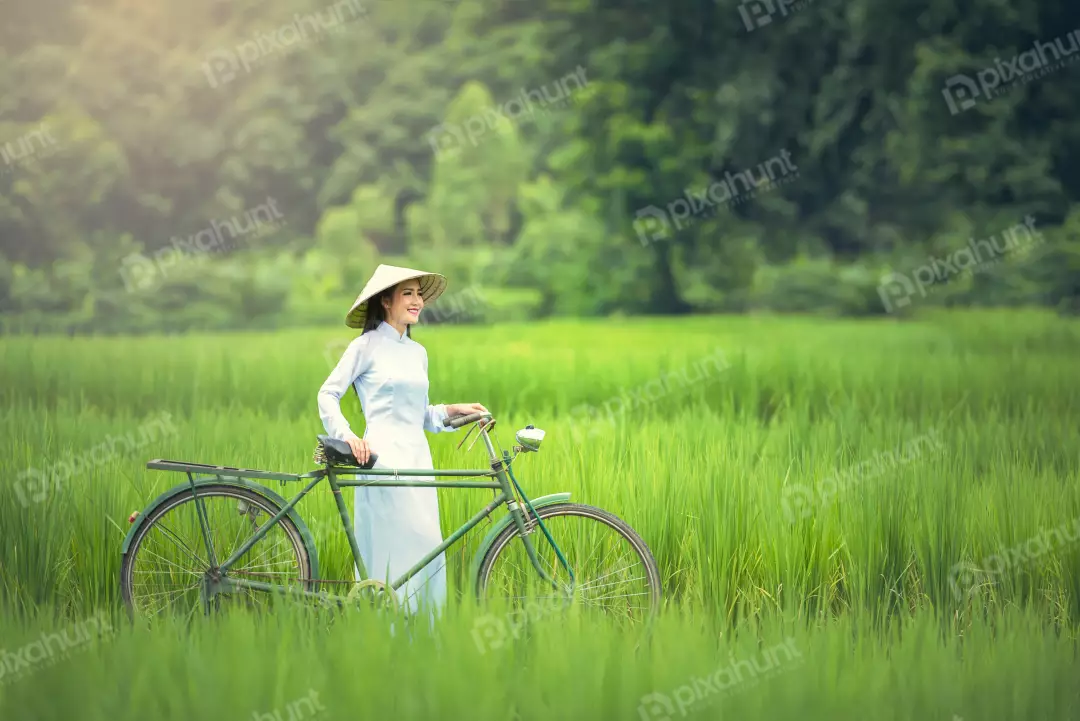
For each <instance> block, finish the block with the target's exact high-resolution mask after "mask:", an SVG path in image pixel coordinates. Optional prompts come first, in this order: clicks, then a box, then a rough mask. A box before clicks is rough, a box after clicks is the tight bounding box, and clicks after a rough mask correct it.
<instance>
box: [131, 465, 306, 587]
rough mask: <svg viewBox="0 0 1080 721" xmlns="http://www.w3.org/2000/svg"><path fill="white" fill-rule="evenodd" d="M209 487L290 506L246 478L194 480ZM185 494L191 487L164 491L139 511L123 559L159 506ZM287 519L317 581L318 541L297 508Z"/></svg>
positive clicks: (186, 486) (179, 486)
mask: <svg viewBox="0 0 1080 721" xmlns="http://www.w3.org/2000/svg"><path fill="white" fill-rule="evenodd" d="M210 485H214V486H235V487H237V488H246V489H248V490H249V491H255V492H256V493H258V494H259V495H260V496H262V497H263V498H265V499H266V500H268V501H270V503H271V504H273V505H275V506H277V507H278V509H282V508H284V507H285V506H287V505H288V504H289V502H288V501H286V500H285V499H284V498H282V497H281V496H280V495H278V494H277V493H276V492H274V490H273V489H271V488H267V487H266V486H264V485H262V484H259V483H254V482H252V481H249V480H247V479H246V478H239V477H237V476H200V477H198V478H196V479H195V487H196V488H198V487H199V486H210ZM185 492H187V493H190V492H191V484H190V483H181V484H180V485H178V486H174V487H172V488H170V489H169V490H167V491H165V492H164V493H162V494H161V495H160V496H158V497H157V498H155V499H154V500H153V501H151V503H150V504H149V505H148V506H147V507H146V508H144V509H143V510H142V511H140V512H139V515H138V516H137V517H136V518H135V522H134V523H132V524H131V528H130V529H129V530H128V532H127V535H126V536H124V543H123V545H122V546H121V547H120V555H121V556H126V555H127V553H128V550H130V547H131V542H132V540H133V539H134V538H135V534H136V533H138V531H139V528H141V527H142V524H143V523H144V522H145V521H146V518H147V516H149V515H150V514H151V512H152V511H153V510H154V509H155V508H157V507H158V506H160V505H161V504H162V503H165V502H166V501H168V500H169V499H170V498H173V497H175V496H178V495H180V494H181V493H185ZM286 515H287V516H288V517H289V520H291V521H292V522H293V523H295V524H296V529H297V530H298V531H300V537H301V538H303V539H304V546H305V548H306V549H307V554H308V559H310V561H311V577H312V578H318V577H319V555H318V553H317V551H316V550H315V537H314V536H312V535H311V531H310V530H309V529H308V527H307V524H306V523H304V519H303V518H301V517H300V514H299V513H297V512H296V507H295V506H294V507H293V508H291V509H290V510H289V512H288V513H287V514H286Z"/></svg>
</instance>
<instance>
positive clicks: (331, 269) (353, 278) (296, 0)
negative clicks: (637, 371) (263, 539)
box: [0, 0, 1080, 332]
mask: <svg viewBox="0 0 1080 721" xmlns="http://www.w3.org/2000/svg"><path fill="white" fill-rule="evenodd" d="M1014 5H1015V7H1008V6H1005V5H1002V4H1001V3H996V2H990V1H989V0H975V1H974V2H973V3H965V4H956V3H952V2H946V1H945V0H931V1H930V2H929V3H915V2H908V1H907V0H900V1H898V2H893V3H880V2H871V0H852V1H851V2H847V3H843V4H839V5H838V4H835V3H833V4H829V3H824V2H819V3H812V2H801V3H797V4H786V5H785V4H781V3H780V2H778V0H768V1H766V0H744V1H742V2H737V1H735V0H711V1H709V2H702V1H698V0H694V1H691V0H669V1H668V2H666V3H653V2H645V1H644V0H638V1H634V0H625V1H624V2H622V3H613V2H605V1H603V0H601V1H599V2H586V1H584V0H457V1H454V0H450V1H445V0H401V1H399V2H391V1H390V0H368V1H366V2H365V1H364V0H339V1H338V2H337V3H333V2H322V0H262V1H261V2H254V1H253V0H230V2H227V3H225V2H221V1H220V0H188V1H187V2H185V3H175V2H165V3H144V2H140V1H139V0H93V2H90V1H89V0H85V1H79V0H48V1H45V0H8V2H7V3H6V5H5V7H4V10H3V13H4V20H5V22H4V23H3V26H2V27H0V151H3V152H2V153H0V312H2V314H3V328H4V329H5V330H7V331H8V332H12V331H61V330H63V331H72V332H86V331H100V332H138V331H142V330H147V329H155V328H163V329H166V330H170V331H183V330H187V329H194V328H198V329H224V328H239V327H278V326H282V325H287V324H294V323H323V322H326V323H332V324H339V323H341V322H342V318H343V316H344V313H345V311H346V310H347V308H348V305H349V304H350V303H351V301H352V300H353V298H354V297H355V295H356V293H357V292H359V290H360V288H361V287H362V285H363V283H364V281H365V280H366V278H367V277H368V275H369V274H370V273H371V271H372V270H373V269H374V266H375V265H376V264H377V263H379V262H388V263H395V264H403V265H411V266H414V267H419V268H423V269H432V270H439V271H440V272H443V273H445V274H446V275H447V276H448V277H449V278H450V281H451V284H452V286H451V293H452V292H453V290H454V289H458V290H459V291H460V292H462V293H468V295H467V296H466V295H462V297H461V298H459V301H462V299H465V298H466V297H467V298H469V299H473V300H470V301H469V302H467V303H466V302H459V303H458V305H459V306H460V310H461V312H456V311H455V312H453V313H444V314H442V318H443V319H444V320H450V319H461V320H484V319H485V318H500V319H505V318H530V317H540V316H545V315H551V314H568V315H606V314H613V313H625V314H640V313H664V314H678V313H691V312H722V311H738V312H741V311H750V310H756V309H763V310H775V311H781V312H825V313H839V314H856V315H862V314H875V313H884V312H886V311H887V310H888V308H887V307H886V304H883V301H882V297H881V296H880V294H879V292H878V287H879V284H880V283H881V279H882V277H883V276H884V275H885V274H887V273H889V272H894V271H895V272H899V273H907V274H910V273H912V272H913V269H915V268H917V267H919V266H923V265H926V264H928V263H930V262H931V259H933V258H942V259H944V258H947V257H948V256H949V255H950V254H951V253H955V252H956V251H957V250H958V249H962V248H964V247H965V246H966V245H967V244H968V243H969V241H972V240H973V239H975V240H977V239H981V238H987V237H990V236H992V235H995V234H1000V233H1001V232H1002V230H1003V229H1006V228H1009V227H1012V226H1014V225H1016V224H1018V223H1021V222H1023V219H1024V218H1025V217H1028V216H1031V217H1033V218H1035V223H1036V227H1037V228H1039V230H1040V232H1042V234H1043V237H1044V239H1045V242H1041V243H1038V244H1036V245H1034V246H1033V247H1032V248H1030V252H1027V251H1025V252H1024V253H1010V254H1008V255H1006V256H1004V257H1002V258H999V259H997V260H996V261H995V262H987V263H985V264H983V265H980V266H979V267H978V269H977V272H974V271H973V272H969V273H966V274H962V275H961V274H958V275H956V276H955V277H948V278H945V279H943V280H941V281H940V282H938V283H937V285H938V286H939V287H935V289H934V292H933V293H930V294H929V295H928V297H926V298H925V299H923V298H920V302H922V303H928V304H929V303H934V304H1008V305H1017V304H1040V305H1048V306H1052V307H1054V308H1057V309H1060V310H1062V311H1065V312H1075V311H1076V310H1077V309H1078V307H1080V215H1078V214H1077V201H1078V199H1080V165H1078V163H1077V162H1076V160H1077V156H1078V154H1080V124H1078V123H1077V122H1076V121H1075V117H1076V114H1075V113H1074V112H1073V108H1074V107H1077V106H1078V105H1080V100H1078V99H1077V98H1078V95H1077V93H1076V92H1074V91H1075V90H1076V88H1077V87H1078V82H1077V78H1078V73H1080V62H1076V61H1077V59H1078V58H1080V37H1077V36H1074V35H1072V32H1073V31H1074V30H1076V29H1080V13H1078V12H1077V10H1075V9H1074V6H1073V5H1071V4H1069V3H1066V2H1064V1H1063V0H1048V1H1047V2H1044V3H1039V4H1035V3H1032V4H1028V5H1024V4H1014ZM1055 42H1057V43H1058V47H1061V48H1064V49H1065V50H1070V48H1072V49H1074V50H1073V52H1070V53H1069V54H1068V55H1065V56H1064V57H1062V58H1061V59H1060V61H1058V62H1055V61H1054V59H1053V58H1047V57H1045V56H1047V55H1049V54H1050V51H1048V50H1047V49H1046V46H1047V44H1049V45H1052V44H1054V43H1055ZM1037 43H1042V44H1043V50H1042V55H1041V56H1039V57H1040V59H1039V60H1036V61H1032V62H1036V63H1037V64H1038V66H1037V67H1034V68H1033V69H1031V71H1030V73H1029V74H1028V75H1027V76H1026V77H1025V78H1023V79H1019V80H1016V79H1014V80H1013V81H1011V85H1010V83H1009V81H1008V80H1007V79H1003V80H1002V82H1001V85H1000V87H999V88H998V90H999V91H1000V94H999V95H997V96H996V97H987V96H986V95H987V94H986V93H981V94H980V95H979V96H977V97H975V98H974V101H975V102H974V104H973V105H969V104H968V103H966V102H965V99H964V98H963V97H961V96H958V95H955V94H954V95H951V96H950V95H949V91H948V90H947V87H949V86H947V82H946V81H949V80H950V78H954V77H955V76H957V75H958V74H964V75H966V76H967V77H970V78H974V79H978V78H979V77H980V72H981V73H983V74H984V76H985V77H989V75H986V73H987V72H988V71H987V69H991V70H992V71H994V72H999V71H1000V72H1002V73H1004V72H1006V71H1005V70H1004V69H1003V68H1006V67H1007V66H1008V63H1009V62H1010V61H1011V60H1012V59H1014V58H1016V57H1017V56H1019V55H1020V54H1022V53H1025V52H1026V51H1029V50H1032V49H1033V48H1037V47H1038V46H1037ZM1029 59H1030V58H1029ZM1016 67H1023V68H1024V69H1025V70H1026V69H1027V68H1028V67H1030V65H1017V66H1016ZM994 69H997V70H994ZM1007 85H1008V86H1009V87H1006V86H1007ZM782 154H786V156H785V157H787V158H789V159H790V168H789V169H785V170H784V171H783V173H784V176H783V177H776V178H774V180H775V181H776V182H774V183H772V184H769V185H766V186H761V187H759V188H757V190H755V191H750V190H746V189H744V186H741V185H739V181H738V180H737V179H736V180H732V178H733V177H735V178H737V176H739V175H740V174H743V175H744V176H745V174H747V173H749V174H751V175H755V176H756V177H758V178H760V177H762V172H763V171H765V170H769V172H773V171H775V169H776V168H785V167H787V166H782V165H780V164H779V162H778V159H779V158H780V157H781V155H782ZM773 174H774V175H775V172H774V173H773ZM710 188H711V191H710V192H706V191H708V190H709V189H710ZM729 192H731V193H733V195H734V197H733V198H731V199H730V200H728V201H726V202H716V201H714V202H712V203H705V202H704V201H705V200H708V199H710V198H722V197H724V195H725V193H729ZM695 197H696V200H695ZM268 199H270V200H272V201H273V203H274V205H275V207H276V208H277V209H278V210H279V211H280V216H281V217H280V218H277V217H275V218H274V220H273V222H269V223H268V222H263V220H264V219H265V217H266V216H265V215H264V216H260V213H259V210H258V209H259V208H260V207H262V206H264V205H265V204H266V203H267V201H268ZM648 208H654V209H657V212H660V213H661V214H662V216H663V218H664V219H663V220H658V217H657V216H656V214H655V212H654V214H653V217H652V220H651V221H650V222H648V223H646V222H644V221H643V220H642V216H641V212H642V211H643V210H645V209H648ZM684 210H685V214H684V215H679V214H680V213H683V211H684ZM646 220H647V219H646ZM226 226H228V229H225V228H226ZM478 298H482V301H478V300H475V299H478Z"/></svg>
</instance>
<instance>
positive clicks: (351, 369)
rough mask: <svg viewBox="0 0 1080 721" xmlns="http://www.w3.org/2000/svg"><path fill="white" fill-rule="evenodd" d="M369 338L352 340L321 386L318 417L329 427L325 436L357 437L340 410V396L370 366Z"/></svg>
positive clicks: (361, 337)
mask: <svg viewBox="0 0 1080 721" xmlns="http://www.w3.org/2000/svg"><path fill="white" fill-rule="evenodd" d="M370 341H371V336H370V335H368V334H364V335H361V336H360V337H359V338H357V339H356V340H354V341H353V342H352V343H350V344H349V347H348V348H346V349H345V353H344V354H342V356H341V360H339V361H338V364H337V366H335V367H334V370H332V371H331V372H330V375H329V377H327V379H326V380H325V381H323V384H322V387H321V388H319V396H318V402H319V417H320V418H321V419H322V422H323V428H325V429H326V435H328V436H330V437H331V438H336V439H337V440H339V441H348V440H355V439H356V438H357V435H356V434H355V433H353V431H352V428H350V427H349V421H347V420H346V419H345V416H344V415H342V413H341V397H342V396H343V395H345V394H346V393H347V392H348V391H349V386H351V385H352V384H353V381H355V380H356V379H357V378H359V377H360V376H361V375H363V374H364V371H366V370H367V369H368V368H369V367H370V366H371V354H370V353H369V347H368V346H369V345H370Z"/></svg>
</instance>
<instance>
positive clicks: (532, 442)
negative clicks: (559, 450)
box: [514, 426, 544, 451]
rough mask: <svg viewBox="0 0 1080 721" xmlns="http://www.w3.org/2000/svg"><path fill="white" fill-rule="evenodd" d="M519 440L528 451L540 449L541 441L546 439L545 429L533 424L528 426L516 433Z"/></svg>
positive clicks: (515, 435)
mask: <svg viewBox="0 0 1080 721" xmlns="http://www.w3.org/2000/svg"><path fill="white" fill-rule="evenodd" d="M514 437H515V438H517V442H518V443H519V444H521V447H522V448H524V449H525V450H527V451H538V450H540V442H541V441H543V440H544V431H542V430H541V429H539V428H533V427H532V426H526V427H525V428H522V429H521V430H520V431H518V432H517V433H516V434H514Z"/></svg>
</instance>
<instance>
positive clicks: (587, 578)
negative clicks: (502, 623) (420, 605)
mask: <svg viewBox="0 0 1080 721" xmlns="http://www.w3.org/2000/svg"><path fill="white" fill-rule="evenodd" d="M536 512H537V514H538V515H539V516H540V518H541V520H543V522H544V526H545V527H546V528H547V529H548V532H549V533H551V537H552V538H553V539H554V540H555V543H556V544H558V546H559V550H560V551H562V554H563V556H564V557H565V558H566V561H567V563H568V564H569V566H570V568H571V570H572V571H573V580H571V578H570V575H569V574H568V573H567V571H566V569H565V568H563V565H562V564H561V563H560V562H559V560H558V557H557V556H556V555H555V550H554V549H553V548H552V546H551V544H550V543H548V541H547V538H546V537H545V536H544V534H543V531H541V530H540V528H539V525H538V524H537V523H536V520H535V519H531V520H532V522H531V523H529V524H527V526H526V532H527V533H528V535H529V537H530V540H531V541H532V544H533V547H534V549H535V550H536V555H537V557H538V559H539V561H540V564H541V566H542V567H543V568H544V569H545V570H546V571H547V573H548V574H549V575H550V576H551V577H552V578H553V579H555V581H556V585H557V587H555V588H553V587H552V585H551V584H550V583H547V582H545V581H544V580H543V579H542V578H541V577H540V575H539V574H538V573H537V572H536V569H535V568H534V567H533V565H532V562H531V560H530V559H529V557H528V553H527V551H526V549H525V544H524V543H523V542H520V540H521V534H520V533H519V532H518V529H517V525H516V524H511V525H509V526H507V527H506V528H505V529H503V531H502V532H501V533H500V534H499V535H498V536H497V537H496V538H495V541H494V542H493V543H492V544H491V548H490V549H488V552H487V554H486V555H485V556H484V558H483V560H482V561H481V563H480V571H479V573H478V575H477V580H476V591H477V594H478V596H479V597H480V598H482V599H495V598H504V599H507V600H508V601H509V602H510V604H511V605H523V604H526V603H540V604H545V603H550V604H551V607H552V608H557V607H558V606H559V605H560V604H564V603H567V602H573V603H578V604H580V605H581V606H582V607H583V608H584V609H585V610H595V611H599V612H602V613H604V614H606V615H608V616H611V617H614V618H618V619H621V620H623V621H628V622H631V623H634V622H640V621H646V620H648V619H649V618H650V617H651V616H652V615H653V614H654V613H655V612H656V611H657V610H658V608H659V606H660V602H661V598H662V588H661V581H660V570H659V568H658V567H657V565H656V560H655V559H654V558H653V555H652V552H651V551H650V550H649V547H648V546H647V545H646V544H645V541H643V540H642V539H641V536H639V535H638V534H637V533H636V532H635V531H634V529H632V528H631V527H630V526H628V525H627V524H626V523H625V522H624V521H622V520H621V519H619V518H618V517H616V516H615V515H613V514H611V513H608V512H607V511H604V510H601V509H599V508H594V507H592V506H586V505H582V504H578V503H556V504H553V505H550V506H544V507H543V508H540V509H537V511H536ZM514 539H518V540H519V542H518V543H513V541H514Z"/></svg>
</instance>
